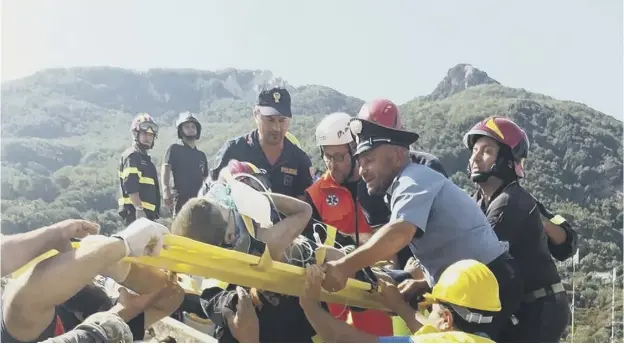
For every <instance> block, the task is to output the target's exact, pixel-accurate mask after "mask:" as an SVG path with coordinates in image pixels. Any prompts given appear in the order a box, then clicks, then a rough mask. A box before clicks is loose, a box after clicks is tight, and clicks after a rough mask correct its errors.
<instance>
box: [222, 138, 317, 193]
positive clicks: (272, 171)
mask: <svg viewBox="0 0 624 344" xmlns="http://www.w3.org/2000/svg"><path fill="white" fill-rule="evenodd" d="M232 159H236V160H239V161H246V162H250V163H252V164H254V165H255V166H256V167H257V168H259V169H260V170H261V171H262V172H263V173H265V174H266V176H267V178H268V180H269V181H270V184H271V191H273V192H276V193H280V194H283V195H287V196H292V197H300V196H303V195H304V194H305V190H306V189H307V188H308V187H309V186H310V185H312V176H311V175H310V166H312V162H311V161H310V158H309V157H308V155H307V154H306V153H305V152H304V151H302V150H301V149H300V148H299V147H297V146H296V145H294V144H293V143H292V142H290V141H289V140H288V139H286V138H284V150H283V151H282V155H281V156H280V157H279V159H278V161H277V162H276V163H275V164H274V165H271V164H269V161H268V160H267V158H266V156H265V155H264V151H263V150H262V147H260V142H259V140H258V130H253V131H252V132H250V133H249V134H247V135H244V136H240V137H238V138H235V139H233V140H230V141H228V142H227V143H226V144H225V145H223V147H221V149H220V150H219V153H217V159H216V162H215V164H214V166H213V169H212V170H211V171H210V176H211V178H212V179H213V180H216V179H217V178H218V177H219V172H221V169H222V168H224V167H225V166H227V164H228V162H230V160H232Z"/></svg>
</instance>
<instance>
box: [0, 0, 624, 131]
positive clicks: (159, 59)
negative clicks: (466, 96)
mask: <svg viewBox="0 0 624 344" xmlns="http://www.w3.org/2000/svg"><path fill="white" fill-rule="evenodd" d="M622 17H623V6H622V0H585V1H581V0H561V1H554V0H548V1H544V0H518V1H500V0H491V1H475V0H470V1H467V0H457V1H440V0H428V1H418V0H403V1H400V0H384V1H382V0H377V1H366V0H340V1H331V0H315V1H311V0H310V1H303V0H301V1H294V0H259V1H252V0H249V1H235V0H205V1H200V0H177V1H173V0H167V1H165V0H151V1H149V0H134V1H129V0H126V1H123V0H104V1H100V0H54V1H46V0H39V1H35V0H3V1H2V80H8V79H14V78H19V77H23V76H26V75H28V74H31V73H33V72H35V71H37V70H39V69H42V68H48V67H69V66H78V65H80V66H86V65H110V66H119V67H127V68H140V69H145V68H150V67H177V68H179V67H183V68H196V69H209V70H214V69H220V68H226V67H236V68H250V69H268V70H271V71H273V72H274V74H275V75H276V76H280V77H283V78H284V79H286V80H287V81H288V82H290V83H291V84H294V85H301V84H311V83H314V84H322V85H326V86H330V87H333V88H335V89H337V90H338V91H341V92H343V93H346V94H348V95H352V96H356V97H359V98H362V99H369V98H372V97H377V96H385V97H389V98H391V99H393V100H395V101H397V102H399V103H402V102H405V101H407V100H409V99H411V98H414V97H416V96H419V95H425V94H428V93H429V92H431V91H432V90H433V89H434V88H435V86H436V85H437V83H438V82H439V81H440V80H441V79H442V77H443V76H444V75H445V73H446V72H447V70H448V69H449V68H450V67H452V66H454V65H455V64H457V63H470V64H473V65H474V66H475V67H477V68H479V69H481V70H484V71H486V72H487V73H488V74H489V75H490V76H491V77H493V78H495V79H497V80H498V81H500V82H501V83H503V84H505V85H508V86H512V87H522V88H525V89H528V90H530V91H534V92H540V93H545V94H548V95H551V96H553V97H556V98H559V99H566V100H575V101H580V102H583V103H586V104H588V105H589V106H592V107H594V108H596V109H598V110H600V111H603V112H605V113H607V114H610V115H613V116H614V117H616V118H619V119H622V117H623V115H622V113H623V111H622V103H623V96H622V94H623V87H622V74H623V56H622V44H623V42H624V38H623V27H622Z"/></svg>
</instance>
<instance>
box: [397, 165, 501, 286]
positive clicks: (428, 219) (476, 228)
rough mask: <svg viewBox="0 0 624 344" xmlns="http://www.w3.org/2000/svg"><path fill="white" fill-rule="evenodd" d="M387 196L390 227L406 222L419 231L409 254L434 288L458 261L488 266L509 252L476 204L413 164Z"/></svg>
mask: <svg viewBox="0 0 624 344" xmlns="http://www.w3.org/2000/svg"><path fill="white" fill-rule="evenodd" d="M387 193H388V201H389V206H390V210H391V215H390V221H396V220H403V221H407V222H409V223H411V224H413V225H414V226H416V227H417V228H418V231H417V234H416V235H415V236H414V238H413V239H412V242H411V243H410V249H411V250H412V253H414V255H415V256H416V257H417V258H418V259H419V260H420V262H421V263H422V265H423V267H424V268H425V269H426V273H428V274H429V275H430V276H429V277H430V283H431V282H434V281H435V280H437V278H438V277H439V275H440V274H441V273H442V271H444V269H446V268H447V267H448V266H449V265H451V264H453V263H455V262H457V261H460V260H463V259H474V260H477V261H479V262H482V263H483V264H488V263H490V262H492V261H493V260H494V259H496V258H497V257H498V256H500V255H501V254H503V253H504V252H505V251H506V250H507V248H508V244H505V243H502V242H500V241H499V240H498V237H497V236H496V233H494V231H493V230H492V228H491V226H490V224H489V222H488V220H487V218H486V217H485V215H484V214H483V212H482V211H481V209H479V206H478V205H477V204H476V203H475V201H474V200H473V199H472V198H471V197H470V196H469V195H468V194H467V193H466V192H464V190H462V189H460V188H459V187H458V186H457V185H455V184H454V183H453V182H452V181H450V180H449V179H447V178H445V177H444V176H443V175H442V174H440V173H438V172H436V171H434V170H432V169H430V168H428V167H426V166H423V165H419V164H414V163H410V164H408V165H407V166H406V167H405V168H404V169H403V171H402V172H401V173H400V174H399V175H398V176H397V177H396V178H395V180H394V181H393V183H392V185H391V186H390V188H389V189H388V191H387Z"/></svg>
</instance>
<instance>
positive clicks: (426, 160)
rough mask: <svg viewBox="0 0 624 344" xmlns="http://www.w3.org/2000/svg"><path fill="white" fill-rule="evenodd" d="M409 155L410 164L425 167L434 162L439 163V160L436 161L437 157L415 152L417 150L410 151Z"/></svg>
mask: <svg viewBox="0 0 624 344" xmlns="http://www.w3.org/2000/svg"><path fill="white" fill-rule="evenodd" d="M409 154H410V158H411V159H412V162H415V163H417V164H423V165H426V164H430V163H434V162H440V159H438V157H437V156H435V155H433V154H431V153H427V152H422V151H417V150H410V152H409Z"/></svg>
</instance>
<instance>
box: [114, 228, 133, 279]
mask: <svg viewBox="0 0 624 344" xmlns="http://www.w3.org/2000/svg"><path fill="white" fill-rule="evenodd" d="M111 238H116V239H119V240H121V241H123V243H124V245H125V246H126V257H128V256H129V255H130V244H128V240H126V239H124V238H122V237H121V236H119V235H112V236H111ZM126 277H127V276H126Z"/></svg>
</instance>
